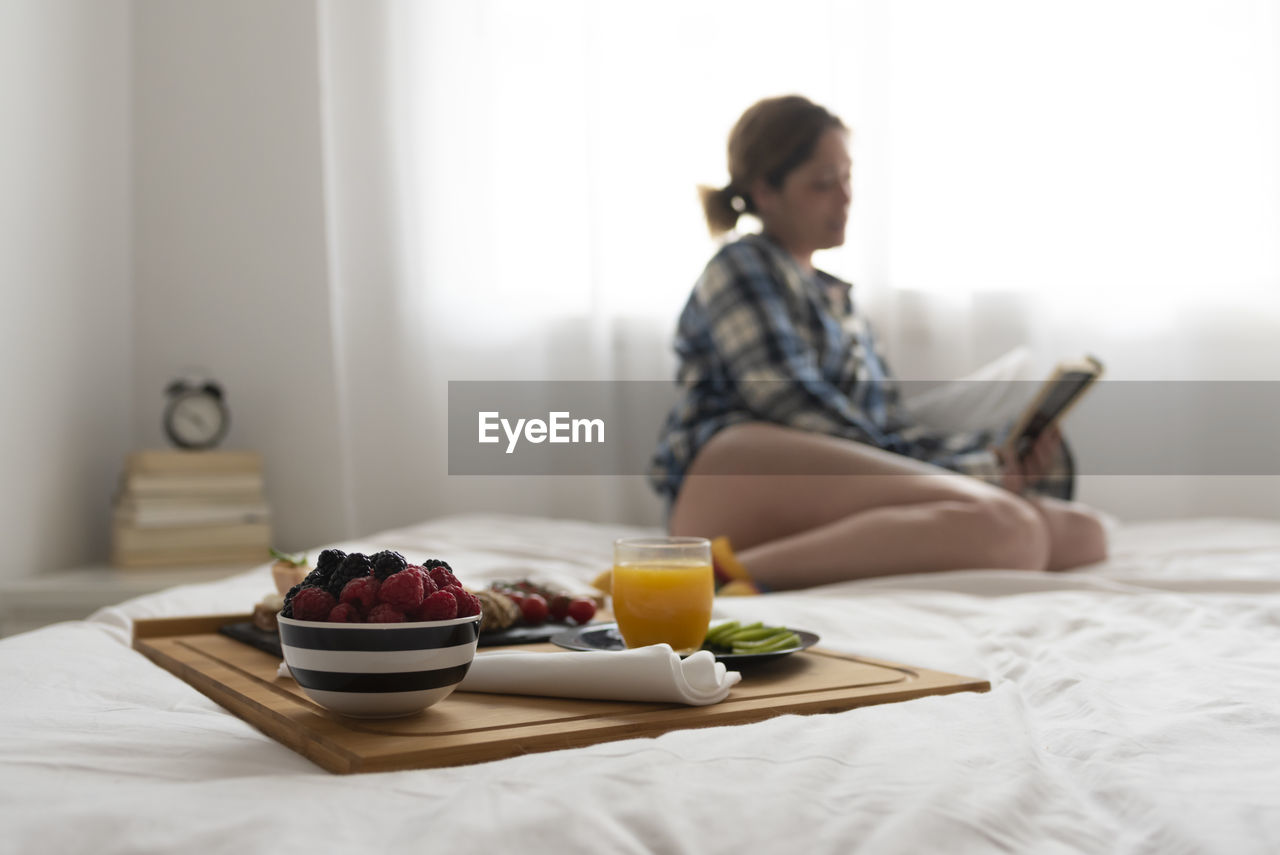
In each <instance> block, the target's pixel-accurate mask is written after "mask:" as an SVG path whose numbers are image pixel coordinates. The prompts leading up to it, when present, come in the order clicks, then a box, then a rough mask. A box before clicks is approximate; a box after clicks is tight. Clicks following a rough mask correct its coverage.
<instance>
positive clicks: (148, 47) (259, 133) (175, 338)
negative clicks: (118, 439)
mask: <svg viewBox="0 0 1280 855" xmlns="http://www.w3.org/2000/svg"><path fill="white" fill-rule="evenodd" d="M134 14H135V19H136V20H135V38H136V52H135V74H134V86H135V97H136V104H135V110H136V114H135V124H134V128H135V143H136V151H135V158H134V163H135V169H136V184H135V187H136V209H135V222H136V233H135V241H134V251H135V254H136V266H137V290H136V297H135V307H136V315H135V319H134V323H135V326H136V350H135V354H134V373H133V377H134V381H135V383H136V391H137V394H136V404H135V408H134V416H135V420H136V425H137V431H136V439H137V440H138V442H139V443H141V444H144V445H162V444H163V435H162V433H161V427H160V413H161V410H162V407H163V394H162V393H163V389H164V387H165V386H166V384H167V383H168V381H169V380H170V379H172V378H173V377H175V376H178V375H181V374H182V373H184V371H185V370H187V369H188V368H199V369H203V370H204V371H206V372H208V374H209V375H210V376H212V377H214V378H216V379H217V380H218V381H220V382H221V383H222V384H223V387H224V389H225V390H226V393H227V396H228V403H229V405H230V408H231V413H232V424H231V431H230V434H229V435H228V438H227V442H226V445H227V446H228V447H232V448H236V447H239V448H250V449H255V450H258V451H260V452H262V454H263V455H264V459H265V465H266V479H267V494H268V499H269V500H270V502H271V503H272V505H273V506H274V509H275V512H276V516H275V518H276V541H277V543H278V545H280V546H281V547H283V548H286V549H303V548H306V547H310V546H313V545H315V544H317V543H320V542H324V541H330V540H336V539H340V538H342V537H344V536H347V534H348V532H346V531H345V522H344V518H343V515H342V507H343V502H344V497H343V496H342V495H340V491H339V489H338V485H339V483H340V481H339V474H340V473H339V469H338V467H339V459H340V456H339V449H340V445H339V427H338V425H339V421H338V418H337V415H338V413H337V398H336V393H335V382H334V378H335V371H334V365H333V354H332V347H331V335H332V331H331V328H330V323H331V317H330V305H329V289H328V283H327V277H328V271H327V268H326V245H325V233H324V228H325V223H324V204H323V203H324V200H323V180H322V178H323V175H322V157H321V140H320V121H321V120H320V112H319V110H320V100H319V66H318V39H317V20H316V4H315V2H314V0H267V2H264V0H219V2H216V3H207V2H200V3H172V2H167V0H138V2H136V3H135V13H134ZM370 344H373V343H372V342H371V343H370Z"/></svg>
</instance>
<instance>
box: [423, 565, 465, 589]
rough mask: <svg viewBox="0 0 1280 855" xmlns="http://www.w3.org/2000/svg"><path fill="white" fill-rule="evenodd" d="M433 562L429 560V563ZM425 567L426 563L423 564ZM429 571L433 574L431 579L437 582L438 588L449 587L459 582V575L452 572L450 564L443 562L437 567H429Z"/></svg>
mask: <svg viewBox="0 0 1280 855" xmlns="http://www.w3.org/2000/svg"><path fill="white" fill-rule="evenodd" d="M430 563H431V562H430V561H428V562H427V564H430ZM423 566H424V567H425V566H426V564H424V565H423ZM427 572H428V573H430V574H431V581H432V582H435V583H436V587H437V588H447V587H449V586H450V585H456V584H458V577H457V576H454V575H453V573H452V572H450V570H449V567H448V565H446V564H444V563H443V562H441V563H440V564H437V565H436V566H435V567H427Z"/></svg>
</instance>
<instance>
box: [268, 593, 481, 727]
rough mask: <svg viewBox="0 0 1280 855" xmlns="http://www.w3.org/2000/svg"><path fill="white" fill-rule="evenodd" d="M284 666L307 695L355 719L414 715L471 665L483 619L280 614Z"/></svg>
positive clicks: (446, 693)
mask: <svg viewBox="0 0 1280 855" xmlns="http://www.w3.org/2000/svg"><path fill="white" fill-rule="evenodd" d="M279 624H280V648H281V651H282V652H283V653H284V661H285V664H287V665H288V666H289V671H290V672H291V673H292V674H293V679H294V680H296V681H297V683H298V686H299V687H301V688H302V691H304V692H306V693H307V697H309V698H311V700H313V701H315V702H316V703H318V704H319V705H320V706H322V707H324V708H325V709H329V710H333V711H334V712H336V713H341V714H342V715H347V716H353V717H356V718H391V717H393V716H402V715H412V714H413V713H416V712H419V711H421V710H424V709H426V708H427V707H429V706H431V705H432V704H435V703H439V702H440V701H442V700H444V699H445V698H446V697H448V696H449V694H450V693H451V692H452V691H453V690H454V689H455V688H457V685H458V684H459V683H461V682H462V678H463V677H465V676H466V675H467V669H469V668H470V667H471V660H472V659H474V658H475V655H476V642H477V640H478V639H479V637H480V616H479V615H472V616H471V617H461V618H454V619H453V620H437V621H420V622H415V623H322V622H317V621H309V620H295V619H293V618H287V617H281V618H280V619H279Z"/></svg>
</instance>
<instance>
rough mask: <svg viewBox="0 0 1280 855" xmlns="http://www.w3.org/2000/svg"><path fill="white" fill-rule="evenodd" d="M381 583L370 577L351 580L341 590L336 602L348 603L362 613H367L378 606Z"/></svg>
mask: <svg viewBox="0 0 1280 855" xmlns="http://www.w3.org/2000/svg"><path fill="white" fill-rule="evenodd" d="M381 587H382V583H381V582H379V581H378V580H377V579H375V578H374V577H372V576H361V577H360V578H359V579H352V580H351V581H350V582H348V583H347V584H346V585H344V586H343V588H342V593H341V594H339V595H338V602H340V603H349V604H350V605H353V606H355V607H356V608H357V609H359V610H360V611H362V612H367V611H369V609H371V608H373V607H374V606H376V605H377V604H378V589H379V588H381Z"/></svg>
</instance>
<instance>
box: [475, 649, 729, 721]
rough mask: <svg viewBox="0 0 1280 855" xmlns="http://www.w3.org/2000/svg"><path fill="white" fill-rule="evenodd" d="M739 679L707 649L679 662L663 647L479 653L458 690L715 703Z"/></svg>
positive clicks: (702, 704)
mask: <svg viewBox="0 0 1280 855" xmlns="http://www.w3.org/2000/svg"><path fill="white" fill-rule="evenodd" d="M741 679H742V675H741V674H740V673H738V672H737V671H730V670H728V669H727V668H725V666H724V663H722V662H717V661H716V658H715V656H713V655H712V654H711V652H710V651H707V650H699V651H697V652H696V653H694V654H692V655H691V656H687V657H685V658H684V659H681V658H680V657H679V656H677V655H676V652H675V651H674V650H672V649H671V645H669V644H652V645H650V646H648V647H637V648H635V649H634V650H618V651H607V652H606V651H601V652H597V653H574V652H569V651H566V652H564V653H535V652H531V651H523V652H522V651H514V650H503V651H500V652H499V651H493V652H484V651H482V652H481V653H480V654H478V655H477V656H476V658H475V661H473V662H472V663H471V669H470V670H469V671H467V676H466V677H465V678H463V680H462V682H461V683H460V684H459V685H458V690H459V691H462V692H491V693H495V694H501V695H543V696H546V697H553V698H590V699H594V700H607V701H649V702H658V703H674V704H689V705H691V706H706V705H708V704H718V703H720V702H721V701H723V700H724V699H725V697H726V696H727V695H728V694H729V689H731V688H733V686H734V685H735V684H736V683H737V682H738V681H739V680H741Z"/></svg>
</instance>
